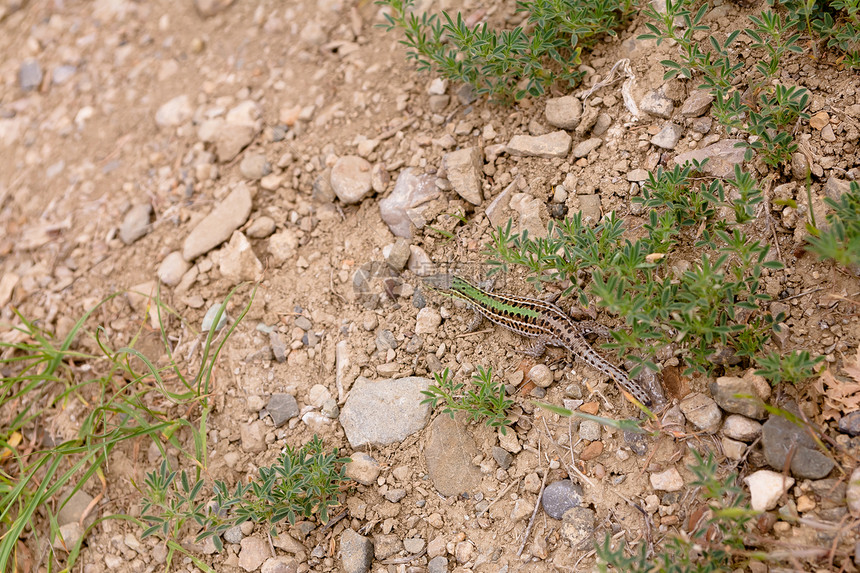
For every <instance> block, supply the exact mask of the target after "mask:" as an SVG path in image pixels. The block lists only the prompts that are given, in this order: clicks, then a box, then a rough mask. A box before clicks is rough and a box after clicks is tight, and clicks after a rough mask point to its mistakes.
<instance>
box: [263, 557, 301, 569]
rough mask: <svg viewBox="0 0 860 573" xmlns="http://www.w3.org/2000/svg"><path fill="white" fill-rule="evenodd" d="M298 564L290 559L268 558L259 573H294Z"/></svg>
mask: <svg viewBox="0 0 860 573" xmlns="http://www.w3.org/2000/svg"><path fill="white" fill-rule="evenodd" d="M298 570H299V562H298V561H296V560H295V559H293V558H292V557H269V558H268V559H266V561H265V562H264V563H263V566H262V567H260V573H296V572H297V571H298Z"/></svg>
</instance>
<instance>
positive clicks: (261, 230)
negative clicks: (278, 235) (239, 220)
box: [245, 215, 275, 239]
mask: <svg viewBox="0 0 860 573" xmlns="http://www.w3.org/2000/svg"><path fill="white" fill-rule="evenodd" d="M274 232H275V220H274V219H272V218H271V217H266V216H265V215H263V216H262V217H257V218H256V219H254V221H253V222H251V224H250V226H248V229H247V230H246V231H245V234H246V235H247V236H249V237H250V238H252V239H265V238H266V237H268V236H270V235H271V234H272V233H274Z"/></svg>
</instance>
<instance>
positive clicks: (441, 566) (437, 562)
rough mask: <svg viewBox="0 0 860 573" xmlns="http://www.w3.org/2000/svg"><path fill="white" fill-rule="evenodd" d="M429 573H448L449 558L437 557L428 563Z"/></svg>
mask: <svg viewBox="0 0 860 573" xmlns="http://www.w3.org/2000/svg"><path fill="white" fill-rule="evenodd" d="M427 573H448V558H447V557H443V556H442V555H437V556H436V557H434V558H433V559H431V560H430V561H429V562H428V563H427Z"/></svg>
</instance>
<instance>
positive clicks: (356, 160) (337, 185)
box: [331, 155, 373, 205]
mask: <svg viewBox="0 0 860 573" xmlns="http://www.w3.org/2000/svg"><path fill="white" fill-rule="evenodd" d="M372 169H373V166H372V165H371V164H370V163H369V162H368V161H367V160H366V159H363V158H361V157H358V156H356V155H347V156H345V157H341V158H340V159H338V160H337V162H336V163H335V164H334V167H332V168H331V187H332V189H333V190H334V193H335V195H337V198H338V199H340V200H341V202H343V203H345V204H347V205H351V204H354V203H360V202H361V200H362V199H364V198H365V197H366V196H367V194H368V193H370V191H371V189H372V186H371V181H370V178H371V170H372Z"/></svg>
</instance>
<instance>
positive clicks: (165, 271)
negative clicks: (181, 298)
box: [157, 251, 191, 286]
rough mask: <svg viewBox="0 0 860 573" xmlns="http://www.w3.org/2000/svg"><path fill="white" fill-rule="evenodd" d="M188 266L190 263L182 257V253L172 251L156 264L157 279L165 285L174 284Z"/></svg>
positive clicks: (189, 266)
mask: <svg viewBox="0 0 860 573" xmlns="http://www.w3.org/2000/svg"><path fill="white" fill-rule="evenodd" d="M190 268H191V263H189V262H188V261H186V260H185V259H183V258H182V253H180V252H179V251H173V252H172V253H170V254H169V255H167V256H166V257H164V260H163V261H161V264H160V265H158V272H157V275H158V280H160V281H161V282H163V283H164V284H166V285H167V286H176V285H178V284H179V281H181V280H182V275H184V274H185V273H186V272H188V269H190Z"/></svg>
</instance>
